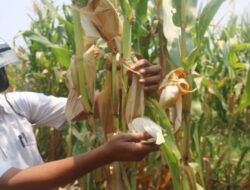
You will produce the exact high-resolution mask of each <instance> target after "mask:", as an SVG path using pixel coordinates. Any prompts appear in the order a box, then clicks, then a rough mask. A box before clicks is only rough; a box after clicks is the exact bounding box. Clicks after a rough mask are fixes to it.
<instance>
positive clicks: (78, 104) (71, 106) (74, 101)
mask: <svg viewBox="0 0 250 190" xmlns="http://www.w3.org/2000/svg"><path fill="white" fill-rule="evenodd" d="M67 78H68V81H69V85H70V89H69V95H68V100H67V104H66V110H65V117H66V119H67V121H68V122H69V123H70V122H71V121H73V120H75V119H76V118H77V117H78V116H79V115H80V114H81V113H82V112H84V111H85V110H84V106H83V104H82V101H81V96H80V90H79V83H78V72H77V63H76V59H75V56H72V58H71V64H70V67H69V69H68V71H67Z"/></svg>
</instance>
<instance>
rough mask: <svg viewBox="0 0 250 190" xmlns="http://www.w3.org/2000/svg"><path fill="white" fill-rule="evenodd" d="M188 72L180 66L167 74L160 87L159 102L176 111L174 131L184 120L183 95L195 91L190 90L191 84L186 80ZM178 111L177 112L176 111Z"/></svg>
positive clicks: (164, 106)
mask: <svg viewBox="0 0 250 190" xmlns="http://www.w3.org/2000/svg"><path fill="white" fill-rule="evenodd" d="M186 76H187V74H186V73H185V71H184V69H183V68H178V69H175V70H173V71H171V72H170V73H169V74H167V75H166V77H165V78H164V80H163V82H162V83H161V85H160V87H159V93H160V100H159V104H160V105H161V106H162V107H163V108H172V107H174V109H173V110H172V111H173V112H174V114H173V116H175V117H174V118H173V123H174V131H175V132H176V131H178V129H179V128H180V126H181V120H182V96H183V95H185V94H189V93H192V92H194V91H195V90H189V84H188V83H187V81H186V79H185V78H186ZM175 112H176V113H175Z"/></svg>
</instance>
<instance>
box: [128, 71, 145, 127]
mask: <svg viewBox="0 0 250 190" xmlns="http://www.w3.org/2000/svg"><path fill="white" fill-rule="evenodd" d="M144 107H145V102H144V89H143V85H142V84H139V83H138V76H137V75H135V74H133V78H132V84H131V86H130V88H129V91H128V96H127V102H126V108H125V109H126V110H125V121H126V123H127V124H128V123H130V122H131V121H132V120H133V119H134V118H136V117H143V116H144Z"/></svg>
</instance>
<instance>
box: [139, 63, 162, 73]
mask: <svg viewBox="0 0 250 190" xmlns="http://www.w3.org/2000/svg"><path fill="white" fill-rule="evenodd" d="M160 71H161V66H160V65H151V66H150V67H144V68H142V69H141V70H139V72H140V73H141V74H142V75H147V74H150V75H151V74H157V73H160Z"/></svg>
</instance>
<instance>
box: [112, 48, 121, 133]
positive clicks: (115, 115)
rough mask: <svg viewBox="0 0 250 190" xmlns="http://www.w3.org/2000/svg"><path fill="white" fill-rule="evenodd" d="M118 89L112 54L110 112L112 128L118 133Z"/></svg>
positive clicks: (113, 55)
mask: <svg viewBox="0 0 250 190" xmlns="http://www.w3.org/2000/svg"><path fill="white" fill-rule="evenodd" d="M118 90H119V89H118V88H117V63H116V54H114V53H113V54H112V92H111V96H112V108H113V109H112V110H113V126H114V128H115V129H116V130H117V131H119V94H118V93H119V91H118Z"/></svg>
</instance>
